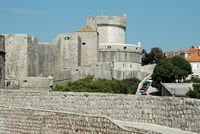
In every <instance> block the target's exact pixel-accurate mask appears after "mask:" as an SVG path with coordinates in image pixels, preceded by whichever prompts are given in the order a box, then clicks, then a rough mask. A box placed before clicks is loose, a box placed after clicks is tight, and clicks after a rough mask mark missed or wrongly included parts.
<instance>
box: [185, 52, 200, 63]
mask: <svg viewBox="0 0 200 134" xmlns="http://www.w3.org/2000/svg"><path fill="white" fill-rule="evenodd" d="M185 59H186V60H187V61H189V62H192V61H193V62H194V61H199V62H200V55H199V54H198V53H192V54H191V55H190V56H188V57H186V58H185Z"/></svg>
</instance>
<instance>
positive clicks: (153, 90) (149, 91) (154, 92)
mask: <svg viewBox="0 0 200 134" xmlns="http://www.w3.org/2000/svg"><path fill="white" fill-rule="evenodd" d="M157 92H158V89H156V88H154V87H152V86H149V88H148V89H147V95H154V96H157Z"/></svg>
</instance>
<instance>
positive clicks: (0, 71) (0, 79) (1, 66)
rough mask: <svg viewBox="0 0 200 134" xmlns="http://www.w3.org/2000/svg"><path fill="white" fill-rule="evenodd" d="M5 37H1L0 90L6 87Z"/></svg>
mask: <svg viewBox="0 0 200 134" xmlns="http://www.w3.org/2000/svg"><path fill="white" fill-rule="evenodd" d="M4 79H5V37H4V36H2V35H0V88H2V87H4V85H5V82H4Z"/></svg>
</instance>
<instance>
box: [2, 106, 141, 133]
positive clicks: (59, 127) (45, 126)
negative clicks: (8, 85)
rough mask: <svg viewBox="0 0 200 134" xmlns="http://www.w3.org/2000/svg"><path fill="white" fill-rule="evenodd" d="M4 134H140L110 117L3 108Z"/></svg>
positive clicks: (138, 131)
mask: <svg viewBox="0 0 200 134" xmlns="http://www.w3.org/2000/svg"><path fill="white" fill-rule="evenodd" d="M0 133H6V134H7V133H13V134H25V133H26V134H27V133H37V134H40V133H42V134H99V133H104V134H139V133H141V131H140V130H138V129H135V130H127V129H125V128H123V127H120V126H117V125H116V124H114V123H112V122H111V121H110V120H109V119H108V118H105V117H95V116H87V115H79V114H72V113H61V112H52V111H42V110H34V109H23V108H11V107H4V106H0Z"/></svg>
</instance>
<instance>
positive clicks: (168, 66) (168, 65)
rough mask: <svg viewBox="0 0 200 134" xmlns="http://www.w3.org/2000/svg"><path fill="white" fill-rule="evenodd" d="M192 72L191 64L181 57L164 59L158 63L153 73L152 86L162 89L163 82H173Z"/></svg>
mask: <svg viewBox="0 0 200 134" xmlns="http://www.w3.org/2000/svg"><path fill="white" fill-rule="evenodd" d="M191 73H192V68H191V65H190V63H189V62H188V61H186V60H185V59H184V58H181V57H173V58H167V59H163V60H162V61H161V62H160V63H158V64H157V65H156V67H155V69H154V72H153V74H152V79H153V82H152V86H154V87H156V88H158V89H160V87H161V82H163V83H173V82H176V80H178V81H179V82H180V81H181V80H182V79H185V78H186V77H187V76H188V75H189V74H191Z"/></svg>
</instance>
